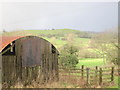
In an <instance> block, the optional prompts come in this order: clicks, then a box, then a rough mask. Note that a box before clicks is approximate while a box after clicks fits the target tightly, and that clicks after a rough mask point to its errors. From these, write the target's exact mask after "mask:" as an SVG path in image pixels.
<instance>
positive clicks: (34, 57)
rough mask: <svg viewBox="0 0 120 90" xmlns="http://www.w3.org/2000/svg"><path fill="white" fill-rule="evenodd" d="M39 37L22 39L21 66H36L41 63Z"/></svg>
mask: <svg viewBox="0 0 120 90" xmlns="http://www.w3.org/2000/svg"><path fill="white" fill-rule="evenodd" d="M40 44H41V42H40V39H39V38H25V39H24V40H22V44H21V45H22V48H21V49H22V55H21V57H22V66H23V67H26V66H36V65H40V63H41V50H40Z"/></svg>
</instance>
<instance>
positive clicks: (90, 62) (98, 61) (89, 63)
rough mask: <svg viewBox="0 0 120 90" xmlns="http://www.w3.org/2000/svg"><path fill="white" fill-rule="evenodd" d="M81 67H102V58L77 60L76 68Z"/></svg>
mask: <svg viewBox="0 0 120 90" xmlns="http://www.w3.org/2000/svg"><path fill="white" fill-rule="evenodd" d="M81 65H84V66H86V67H95V66H101V65H104V61H103V59H102V58H84V59H80V60H79V63H78V64H77V68H80V66H81Z"/></svg>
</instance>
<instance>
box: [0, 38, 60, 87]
mask: <svg viewBox="0 0 120 90" xmlns="http://www.w3.org/2000/svg"><path fill="white" fill-rule="evenodd" d="M4 38H7V39H9V41H7V39H4ZM2 40H3V42H2V48H1V54H2V85H3V87H10V86H13V85H15V84H16V83H17V82H21V83H22V84H23V85H26V84H31V83H32V82H33V81H34V82H36V83H39V84H42V83H47V82H54V81H58V79H59V74H58V55H59V52H58V50H57V49H56V48H55V46H54V45H53V44H51V43H50V42H48V41H46V40H45V39H42V38H40V37H37V36H25V37H12V38H10V37H3V39H2Z"/></svg>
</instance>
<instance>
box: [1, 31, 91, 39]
mask: <svg viewBox="0 0 120 90" xmlns="http://www.w3.org/2000/svg"><path fill="white" fill-rule="evenodd" d="M71 33H72V34H76V35H77V36H78V37H80V38H90V37H92V36H93V33H88V32H85V31H79V30H73V29H55V30H22V31H14V32H6V33H4V34H2V35H3V36H4V35H7V36H11V35H12V36H14V35H21V36H22V35H37V36H43V37H48V38H49V37H53V36H54V37H64V36H65V35H67V34H71Z"/></svg>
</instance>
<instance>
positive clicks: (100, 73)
mask: <svg viewBox="0 0 120 90" xmlns="http://www.w3.org/2000/svg"><path fill="white" fill-rule="evenodd" d="M101 84H102V68H100V71H99V85H101Z"/></svg>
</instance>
